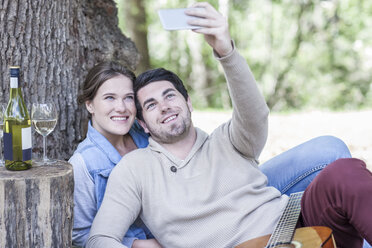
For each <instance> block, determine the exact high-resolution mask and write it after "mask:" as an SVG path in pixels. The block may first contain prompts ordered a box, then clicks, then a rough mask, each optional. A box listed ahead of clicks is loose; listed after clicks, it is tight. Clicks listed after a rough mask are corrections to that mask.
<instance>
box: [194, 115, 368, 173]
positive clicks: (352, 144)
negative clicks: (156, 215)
mask: <svg viewBox="0 0 372 248" xmlns="http://www.w3.org/2000/svg"><path fill="white" fill-rule="evenodd" d="M230 117H231V112H212V111H194V112H193V114H192V118H193V122H194V124H195V126H197V127H200V128H201V129H203V130H205V131H206V132H208V133H210V132H211V131H213V129H214V128H216V127H217V126H218V125H220V124H221V123H223V122H226V121H227V120H229V119H230ZM321 135H333V136H336V137H338V138H340V139H342V140H343V141H344V142H345V143H346V145H347V146H348V147H349V149H350V151H351V154H352V156H353V157H356V158H360V159H362V160H364V161H365V162H366V163H367V167H368V168H369V170H371V171H372V110H363V111H354V112H324V111H308V112H300V113H292V114H277V113H271V114H270V117H269V136H268V140H267V143H266V146H265V148H264V150H263V152H262V154H261V157H260V162H265V161H266V160H268V159H270V158H272V157H273V156H275V155H277V154H279V153H281V152H283V151H285V150H288V149H289V148H291V147H293V146H296V145H298V144H300V143H302V142H305V141H306V140H309V139H311V138H314V137H317V136H321Z"/></svg>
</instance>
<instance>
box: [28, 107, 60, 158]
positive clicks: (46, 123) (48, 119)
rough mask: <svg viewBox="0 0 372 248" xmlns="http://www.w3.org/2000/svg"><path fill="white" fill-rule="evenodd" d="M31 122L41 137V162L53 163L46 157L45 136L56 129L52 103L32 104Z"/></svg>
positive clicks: (55, 115)
mask: <svg viewBox="0 0 372 248" xmlns="http://www.w3.org/2000/svg"><path fill="white" fill-rule="evenodd" d="M31 120H32V125H33V126H34V128H35V130H36V132H38V133H39V134H41V135H42V136H43V160H42V161H43V162H44V163H53V162H55V161H54V160H51V159H48V157H47V155H46V136H48V135H49V134H50V133H51V132H52V131H53V130H54V128H55V127H56V124H57V120H58V113H57V109H56V107H55V105H54V104H53V103H33V104H32V109H31Z"/></svg>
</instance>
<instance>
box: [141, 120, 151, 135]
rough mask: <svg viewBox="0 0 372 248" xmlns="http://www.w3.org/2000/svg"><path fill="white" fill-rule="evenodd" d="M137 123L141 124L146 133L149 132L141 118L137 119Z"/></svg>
mask: <svg viewBox="0 0 372 248" xmlns="http://www.w3.org/2000/svg"><path fill="white" fill-rule="evenodd" d="M138 123H139V124H140V125H141V127H142V128H143V130H145V132H146V133H150V131H149V129H148V128H147V125H146V123H145V122H144V121H141V120H139V119H138Z"/></svg>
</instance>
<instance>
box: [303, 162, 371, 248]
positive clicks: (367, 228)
mask: <svg viewBox="0 0 372 248" xmlns="http://www.w3.org/2000/svg"><path fill="white" fill-rule="evenodd" d="M301 222H302V223H301V225H302V226H328V227H330V228H331V229H332V230H333V236H334V238H335V241H336V245H337V247H345V248H354V247H355V248H359V247H362V246H363V238H364V239H366V240H367V241H368V242H369V243H370V244H372V173H371V172H370V171H369V170H368V169H367V168H366V164H365V163H364V162H363V161H361V160H359V159H353V158H346V159H339V160H336V161H335V162H333V163H331V164H329V165H328V166H327V167H326V168H325V169H323V170H322V172H321V173H319V175H318V176H317V177H316V178H315V179H314V180H313V181H312V182H311V184H310V185H309V186H308V187H307V188H306V190H305V193H304V195H303V197H302V201H301Z"/></svg>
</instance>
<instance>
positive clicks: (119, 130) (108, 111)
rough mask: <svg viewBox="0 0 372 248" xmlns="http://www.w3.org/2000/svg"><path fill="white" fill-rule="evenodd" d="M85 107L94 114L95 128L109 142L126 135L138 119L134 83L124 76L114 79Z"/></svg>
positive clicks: (104, 84) (87, 102) (101, 88)
mask: <svg viewBox="0 0 372 248" xmlns="http://www.w3.org/2000/svg"><path fill="white" fill-rule="evenodd" d="M85 105H86V107H87V109H88V111H89V112H90V113H91V114H92V125H93V127H94V128H95V129H96V130H97V131H98V132H100V133H101V134H102V135H103V136H105V137H106V138H107V139H108V140H110V139H114V138H116V137H117V136H122V135H125V134H127V133H128V132H129V130H130V128H131V127H132V125H133V122H134V119H135V117H136V106H135V103H134V93H133V82H132V81H131V80H130V79H129V78H127V77H126V76H124V75H119V76H116V77H113V78H111V79H109V80H107V81H106V82H104V83H103V84H102V85H101V87H100V88H99V89H98V91H97V93H96V95H95V97H94V98H93V100H92V101H86V103H85Z"/></svg>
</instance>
